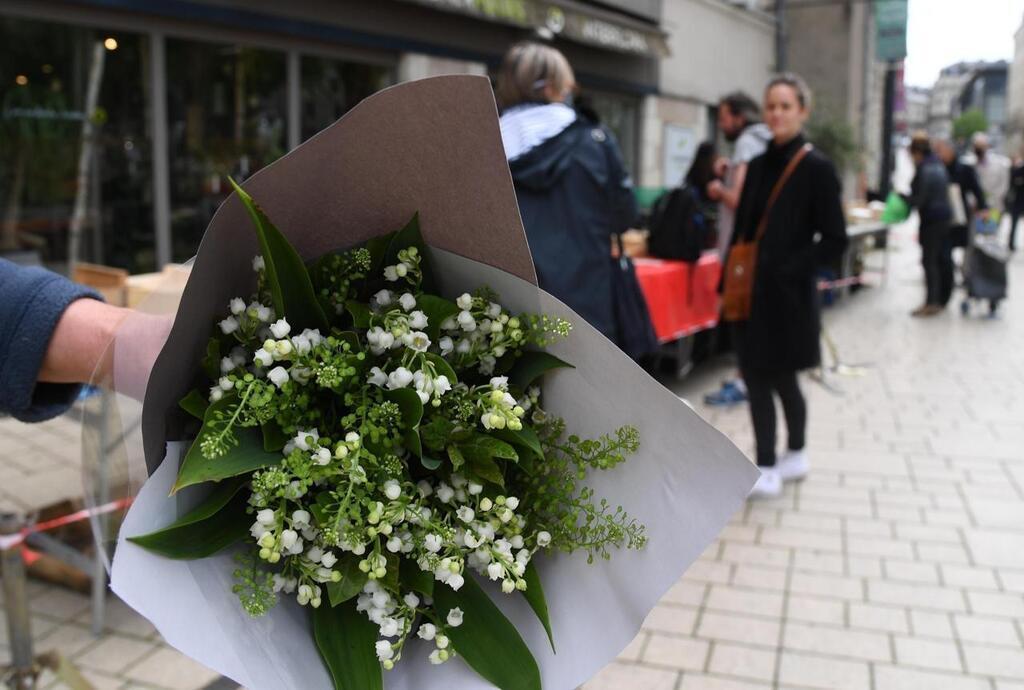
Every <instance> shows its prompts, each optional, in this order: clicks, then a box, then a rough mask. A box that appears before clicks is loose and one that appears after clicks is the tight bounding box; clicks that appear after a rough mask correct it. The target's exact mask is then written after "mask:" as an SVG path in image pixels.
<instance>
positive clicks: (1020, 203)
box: [1006, 157, 1024, 252]
mask: <svg viewBox="0 0 1024 690" xmlns="http://www.w3.org/2000/svg"><path fill="white" fill-rule="evenodd" d="M1006 207H1007V210H1008V211H1009V214H1010V241H1009V245H1008V246H1009V248H1010V251H1011V252H1015V251H1017V221H1018V220H1020V217H1021V216H1024V158H1020V157H1017V159H1016V160H1014V162H1013V167H1012V168H1011V169H1010V191H1009V193H1008V194H1007V200H1006Z"/></svg>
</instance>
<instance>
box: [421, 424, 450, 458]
mask: <svg viewBox="0 0 1024 690" xmlns="http://www.w3.org/2000/svg"><path fill="white" fill-rule="evenodd" d="M453 429H455V425H454V424H452V423H451V422H450V421H448V420H447V419H446V418H444V417H441V416H439V415H437V416H434V417H432V418H431V419H430V421H429V422H427V423H426V424H422V425H420V436H421V437H422V438H423V444H424V445H425V446H426V447H427V448H429V449H430V450H444V447H445V446H446V445H448V439H449V438H450V437H451V433H452V430H453Z"/></svg>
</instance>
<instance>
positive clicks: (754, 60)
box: [638, 0, 776, 187]
mask: <svg viewBox="0 0 1024 690" xmlns="http://www.w3.org/2000/svg"><path fill="white" fill-rule="evenodd" d="M663 11H664V14H663V18H662V22H661V25H662V27H663V29H664V30H665V31H666V33H667V34H668V41H669V50H670V54H669V55H668V56H667V57H666V58H664V59H663V60H662V62H661V74H660V78H659V89H658V92H657V93H653V94H649V95H647V96H646V97H645V98H644V101H643V124H642V132H643V145H642V151H641V156H640V161H641V167H640V174H639V177H638V181H639V183H640V184H641V185H642V186H648V187H663V186H672V185H677V184H679V183H680V182H681V181H682V178H683V176H684V175H685V174H686V171H687V170H688V169H689V166H690V163H691V162H692V160H693V154H694V152H695V151H696V148H697V146H698V145H699V144H700V142H702V141H705V140H714V139H715V138H716V131H715V129H716V123H715V117H716V115H715V113H716V108H717V104H718V101H719V99H720V98H721V97H722V96H724V95H725V94H727V93H728V92H730V91H735V90H737V89H740V90H743V91H745V92H747V93H748V94H750V95H751V96H752V97H753V98H754V99H756V100H760V98H761V93H762V91H763V90H764V86H765V84H766V83H767V82H768V79H769V77H770V76H771V74H772V72H773V71H774V70H775V54H774V45H775V44H774V42H775V28H776V25H775V18H774V16H773V15H771V14H769V13H767V12H765V11H762V10H761V9H759V8H758V5H757V3H754V2H747V0H742V1H741V2H734V1H732V0H729V1H726V0H666V2H665V3H664V8H663ZM721 153H726V151H725V150H724V149H723V150H722V151H721Z"/></svg>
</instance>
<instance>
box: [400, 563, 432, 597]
mask: <svg viewBox="0 0 1024 690" xmlns="http://www.w3.org/2000/svg"><path fill="white" fill-rule="evenodd" d="M398 579H399V582H401V583H402V589H403V590H407V589H411V590H412V591H414V592H419V593H420V594H423V595H425V596H428V597H432V596H434V574H433V573H430V572H427V571H425V570H420V567H419V566H418V565H416V561H413V560H411V559H409V558H403V559H402V563H401V565H399V566H398Z"/></svg>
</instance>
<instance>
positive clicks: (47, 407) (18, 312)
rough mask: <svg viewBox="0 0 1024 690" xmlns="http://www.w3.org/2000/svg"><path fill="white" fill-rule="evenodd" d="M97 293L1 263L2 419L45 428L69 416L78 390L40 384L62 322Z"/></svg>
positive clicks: (38, 270)
mask: <svg viewBox="0 0 1024 690" xmlns="http://www.w3.org/2000/svg"><path fill="white" fill-rule="evenodd" d="M83 297H91V298H94V299H99V295H97V294H96V293H95V292H94V291H92V290H90V289H89V288H86V287H83V286H81V285H76V284H75V283H72V282H71V281H70V280H67V279H66V278H63V277H61V276H59V275H57V274H56V273H51V272H50V271H47V270H44V269H42V268H34V267H33V268H26V267H23V266H18V265H17V264H13V263H11V262H10V261H7V260H5V259H0V414H9V415H11V416H13V417H15V418H16V419H19V420H21V421H23V422H41V421H43V420H46V419H50V418H51V417H56V416H57V415H59V414H61V413H62V412H64V411H65V410H67V409H68V408H69V407H70V406H71V403H73V402H74V400H75V398H76V397H77V395H78V391H79V386H78V385H77V384H65V383H59V384H58V383H37V382H36V378H37V377H38V376H39V369H40V368H41V367H42V365H43V357H44V356H45V355H46V350H47V348H48V347H49V344H50V338H51V336H52V335H53V331H54V329H55V328H56V327H57V321H59V320H60V317H61V315H62V314H63V313H64V310H65V309H67V307H68V305H69V304H71V303H72V302H73V301H75V300H76V299H81V298H83Z"/></svg>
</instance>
